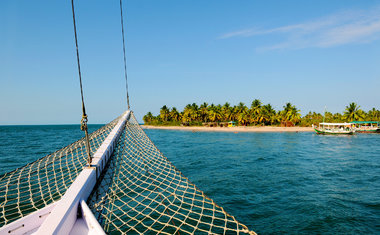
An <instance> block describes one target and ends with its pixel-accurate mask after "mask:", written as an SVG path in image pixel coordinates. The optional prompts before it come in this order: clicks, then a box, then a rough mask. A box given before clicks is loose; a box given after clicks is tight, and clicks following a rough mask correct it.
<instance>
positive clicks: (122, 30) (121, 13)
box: [120, 0, 130, 110]
mask: <svg viewBox="0 0 380 235" xmlns="http://www.w3.org/2000/svg"><path fill="white" fill-rule="evenodd" d="M120 16H121V17H120V18H121V34H122V36H123V53H124V74H125V88H126V90H127V105H128V110H129V109H130V106H129V94H128V78H127V58H126V56H125V39H124V23H123V5H122V0H120Z"/></svg>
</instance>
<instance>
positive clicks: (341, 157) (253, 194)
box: [0, 125, 380, 234]
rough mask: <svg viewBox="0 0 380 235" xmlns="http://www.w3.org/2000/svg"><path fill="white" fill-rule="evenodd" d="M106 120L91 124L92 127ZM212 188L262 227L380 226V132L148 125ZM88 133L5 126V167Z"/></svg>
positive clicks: (245, 219) (189, 172)
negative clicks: (204, 129) (184, 128)
mask: <svg viewBox="0 0 380 235" xmlns="http://www.w3.org/2000/svg"><path fill="white" fill-rule="evenodd" d="M100 126H101V125H89V129H90V132H91V131H94V130H96V129H97V128H99V127H100ZM145 132H146V133H147V134H148V136H149V137H150V138H151V139H152V141H153V142H154V143H155V144H156V145H157V147H158V148H159V149H160V150H161V152H162V153H163V154H164V155H165V156H166V157H167V158H168V159H169V160H170V161H172V162H173V164H174V165H175V166H176V167H177V168H178V169H179V170H180V171H181V172H182V173H183V174H184V175H185V176H187V177H188V178H189V179H190V180H191V181H192V182H193V183H194V184H196V185H197V186H198V187H199V188H200V189H201V190H203V191H204V192H205V194H206V195H208V196H209V197H211V198H212V199H213V200H214V201H215V202H216V203H217V204H219V205H220V206H223V207H224V209H225V210H226V211H227V212H228V213H230V214H232V215H234V216H235V218H236V219H237V220H239V221H240V222H242V223H244V224H246V225H247V226H248V227H249V228H250V229H252V230H254V231H256V232H257V233H259V234H281V233H290V234H322V233H323V234H358V233H359V234H380V135H378V134H357V135H354V136H319V135H316V134H314V133H227V132H226V133H222V132H190V131H172V130H153V129H150V130H145ZM81 137H83V132H81V131H80V129H79V126H78V125H54V126H53V125H50V126H49V125H44V126H0V174H3V173H5V172H8V171H11V170H13V169H15V168H17V167H21V166H23V165H25V164H27V163H28V162H31V161H34V160H36V159H38V158H40V157H43V156H45V155H47V154H49V153H52V152H54V151H56V150H58V149H60V148H62V147H64V146H66V145H68V144H70V143H72V142H74V141H76V140H78V139H79V138H81Z"/></svg>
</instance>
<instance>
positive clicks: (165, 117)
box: [160, 105, 170, 122]
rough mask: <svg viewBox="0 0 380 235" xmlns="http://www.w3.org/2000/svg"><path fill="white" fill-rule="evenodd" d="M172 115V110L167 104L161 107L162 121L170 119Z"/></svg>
mask: <svg viewBox="0 0 380 235" xmlns="http://www.w3.org/2000/svg"><path fill="white" fill-rule="evenodd" d="M169 117H170V111H169V109H168V107H166V105H164V106H162V107H161V109H160V118H161V120H162V121H164V122H167V121H169Z"/></svg>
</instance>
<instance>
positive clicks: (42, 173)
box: [0, 118, 119, 227]
mask: <svg viewBox="0 0 380 235" xmlns="http://www.w3.org/2000/svg"><path fill="white" fill-rule="evenodd" d="M118 119H119V118H117V119H115V120H113V121H112V122H110V123H109V124H107V125H105V126H103V127H101V128H100V129H98V130H97V131H95V132H93V133H92V134H90V136H89V139H90V146H91V152H92V154H93V153H94V152H96V150H97V149H98V148H99V146H100V145H101V144H102V143H103V141H104V139H105V138H106V137H107V136H108V134H109V133H110V132H111V130H112V129H113V127H114V126H115V125H116V123H117V121H118ZM86 163H87V152H86V147H85V141H84V138H82V139H80V140H78V141H76V142H74V143H72V144H70V145H68V146H67V147H64V148H62V149H60V150H58V151H56V152H54V153H52V154H50V155H47V156H45V157H42V158H40V159H38V160H36V161H34V162H32V163H29V164H27V165H25V166H23V167H20V168H18V169H16V170H14V171H12V172H9V173H6V174H4V175H1V176H0V215H1V216H0V227H2V226H4V225H6V224H9V223H10V222H12V221H15V220H17V219H19V218H22V217H24V216H26V215H28V214H30V213H32V212H34V211H36V210H38V209H40V208H43V207H45V206H47V205H49V204H51V203H53V202H55V201H57V200H59V199H60V198H61V197H62V196H63V195H64V193H65V192H66V190H67V189H68V188H69V187H70V185H71V183H72V182H73V181H74V180H75V178H76V177H77V176H78V174H79V173H80V172H81V171H82V169H83V166H84V165H86Z"/></svg>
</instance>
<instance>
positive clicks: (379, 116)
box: [367, 108, 380, 121]
mask: <svg viewBox="0 0 380 235" xmlns="http://www.w3.org/2000/svg"><path fill="white" fill-rule="evenodd" d="M367 119H369V120H368V121H380V111H379V110H377V109H375V108H372V109H371V110H369V111H368V114H367Z"/></svg>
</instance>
